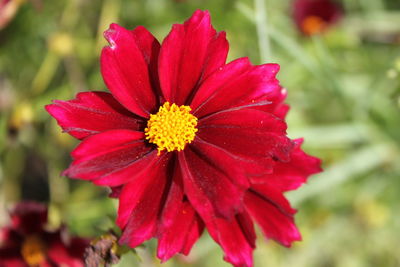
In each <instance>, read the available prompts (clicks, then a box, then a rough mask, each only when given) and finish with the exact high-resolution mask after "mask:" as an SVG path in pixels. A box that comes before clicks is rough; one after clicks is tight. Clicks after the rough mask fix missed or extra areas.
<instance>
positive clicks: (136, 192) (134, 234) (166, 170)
mask: <svg viewBox="0 0 400 267" xmlns="http://www.w3.org/2000/svg"><path fill="white" fill-rule="evenodd" d="M169 159H170V157H169V156H161V157H159V158H158V162H157V163H156V164H155V165H154V167H153V168H151V169H149V171H148V172H146V175H144V174H143V175H141V176H140V177H137V178H136V179H135V180H134V181H132V182H130V183H128V184H126V185H124V188H123V189H122V192H121V194H120V203H119V208H118V218H117V224H118V225H119V227H121V228H122V229H123V233H122V236H121V238H120V243H122V244H129V246H131V247H136V246H138V245H140V244H141V243H142V242H144V241H146V240H148V239H150V238H152V237H153V236H155V234H156V231H157V224H158V215H159V213H160V211H161V210H162V206H163V203H164V202H165V196H164V194H165V186H166V184H167V182H168V179H169V178H170V176H171V175H170V174H171V169H172V168H171V164H169V163H170V162H171V161H170V160H169Z"/></svg>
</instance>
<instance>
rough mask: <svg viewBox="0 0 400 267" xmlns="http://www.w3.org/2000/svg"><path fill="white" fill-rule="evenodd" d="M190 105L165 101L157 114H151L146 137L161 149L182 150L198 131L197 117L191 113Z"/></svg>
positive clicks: (169, 150)
mask: <svg viewBox="0 0 400 267" xmlns="http://www.w3.org/2000/svg"><path fill="white" fill-rule="evenodd" d="M191 110H192V109H191V108H190V107H189V106H185V105H182V106H178V105H176V104H170V103H169V102H165V103H164V105H162V106H161V107H160V109H159V110H158V112H157V113H156V114H151V115H150V119H149V120H148V121H147V128H146V129H144V132H145V135H146V139H147V140H149V142H150V143H152V144H156V145H157V147H158V155H160V153H161V151H163V150H167V151H168V152H171V151H175V150H176V151H182V150H183V149H184V148H185V145H186V144H190V143H191V142H192V141H193V140H194V138H195V136H196V132H197V128H196V126H197V118H196V117H195V116H194V115H192V114H191V113H190V111H191Z"/></svg>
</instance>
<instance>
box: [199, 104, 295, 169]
mask: <svg viewBox="0 0 400 267" xmlns="http://www.w3.org/2000/svg"><path fill="white" fill-rule="evenodd" d="M198 129H199V131H198V132H197V135H198V137H200V138H201V139H203V140H205V141H206V142H209V143H211V144H215V145H216V146H219V147H221V148H223V149H225V150H227V151H229V152H231V153H233V154H238V155H247V156H250V157H254V158H266V157H270V158H273V159H278V160H281V161H288V160H289V159H290V158H289V155H290V152H291V151H292V149H293V143H292V141H291V140H290V139H289V138H288V137H286V123H285V122H284V121H283V120H281V119H279V118H277V117H275V116H273V115H271V114H270V113H267V112H263V111H260V110H256V109H240V110H228V111H223V112H219V113H215V114H213V115H210V116H208V117H206V118H203V119H202V120H200V121H199V124H198Z"/></svg>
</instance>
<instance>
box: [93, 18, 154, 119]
mask: <svg viewBox="0 0 400 267" xmlns="http://www.w3.org/2000/svg"><path fill="white" fill-rule="evenodd" d="M139 31H140V30H137V31H136V32H134V33H132V32H131V31H128V30H127V29H125V28H123V27H121V26H119V25H117V24H111V25H110V29H108V30H107V31H106V32H105V33H104V36H105V38H106V39H107V40H108V42H109V43H110V46H107V47H105V48H104V49H103V51H102V53H101V60H100V61H101V73H102V75H103V78H104V82H105V83H106V85H107V87H108V89H109V90H110V91H111V93H112V94H113V95H114V97H115V98H116V99H117V100H118V101H119V102H120V103H121V104H122V105H124V106H125V107H126V108H127V109H128V110H130V111H131V112H133V113H135V114H137V115H139V116H142V117H144V118H148V117H149V114H150V113H152V112H154V111H155V108H156V105H157V101H158V100H157V99H156V96H155V92H154V91H153V89H152V84H153V83H154V82H153V81H152V80H151V77H150V75H149V68H150V69H151V68H154V66H152V64H154V63H153V62H154V61H153V60H151V59H149V56H155V55H153V54H149V53H150V52H149V49H148V48H149V45H148V41H143V40H142V39H139V40H138V39H137V36H138V34H139V33H138V32H139ZM153 40H155V39H153ZM154 42H155V41H154ZM154 42H153V43H154ZM138 43H139V45H138ZM152 49H156V48H153V47H152ZM151 53H153V52H151ZM145 58H146V59H147V61H146V59H145ZM149 65H150V66H149Z"/></svg>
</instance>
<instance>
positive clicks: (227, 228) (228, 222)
mask: <svg viewBox="0 0 400 267" xmlns="http://www.w3.org/2000/svg"><path fill="white" fill-rule="evenodd" d="M178 156H179V162H180V167H181V170H182V175H183V177H184V178H183V184H184V189H185V192H186V193H187V196H188V199H189V201H190V203H191V204H192V205H193V207H194V208H195V209H196V211H197V212H198V213H199V215H200V217H201V218H202V220H203V221H204V223H205V225H206V228H207V230H208V231H209V233H210V235H211V237H212V238H213V239H214V240H215V241H216V242H217V243H218V244H219V245H220V246H221V247H222V248H223V250H224V253H225V257H224V259H225V260H226V261H229V262H231V263H232V264H234V265H235V266H252V261H253V260H252V251H253V248H254V247H255V244H254V243H255V234H254V229H253V226H252V222H251V221H250V219H249V218H248V215H247V214H246V212H245V211H244V212H242V213H239V214H241V215H235V216H233V217H231V218H229V219H224V218H218V217H217V216H216V212H215V208H214V207H213V203H212V200H211V199H210V198H209V197H208V196H207V195H206V193H205V192H204V191H203V190H202V189H201V188H199V186H198V185H197V184H196V181H195V179H194V178H193V174H192V172H191V170H190V169H189V167H188V161H187V160H186V158H185V156H184V155H183V153H180V154H178Z"/></svg>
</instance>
